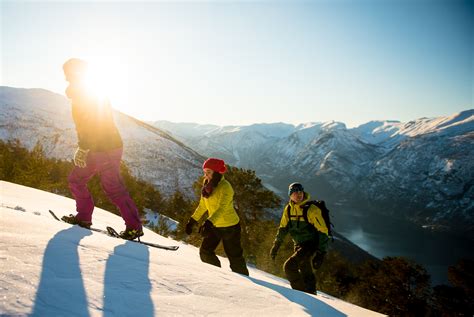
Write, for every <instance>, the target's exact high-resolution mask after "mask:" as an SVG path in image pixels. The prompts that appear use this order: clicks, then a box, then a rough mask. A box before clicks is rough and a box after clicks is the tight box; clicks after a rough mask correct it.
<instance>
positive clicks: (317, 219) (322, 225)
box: [308, 205, 329, 236]
mask: <svg viewBox="0 0 474 317" xmlns="http://www.w3.org/2000/svg"><path fill="white" fill-rule="evenodd" d="M308 222H309V223H310V224H312V225H313V226H314V227H315V228H316V230H318V232H320V233H323V234H325V235H326V236H327V235H328V234H329V230H328V227H327V225H326V221H324V218H323V214H322V212H321V209H319V208H318V207H317V206H315V205H311V207H310V208H309V210H308Z"/></svg>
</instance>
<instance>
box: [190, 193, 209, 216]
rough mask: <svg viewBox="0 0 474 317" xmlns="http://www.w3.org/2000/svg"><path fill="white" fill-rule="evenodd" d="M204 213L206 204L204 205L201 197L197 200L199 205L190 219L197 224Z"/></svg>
mask: <svg viewBox="0 0 474 317" xmlns="http://www.w3.org/2000/svg"><path fill="white" fill-rule="evenodd" d="M206 211H207V208H206V204H205V203H204V198H203V197H202V196H201V199H200V200H199V205H198V206H197V208H196V210H195V211H194V213H193V214H192V215H191V218H193V219H194V220H196V222H197V221H199V219H201V218H202V216H203V215H204V214H205V213H206Z"/></svg>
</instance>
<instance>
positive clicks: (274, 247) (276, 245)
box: [270, 241, 281, 261]
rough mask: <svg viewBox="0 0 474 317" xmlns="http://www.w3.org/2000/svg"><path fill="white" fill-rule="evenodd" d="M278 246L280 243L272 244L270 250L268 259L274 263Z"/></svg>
mask: <svg viewBox="0 0 474 317" xmlns="http://www.w3.org/2000/svg"><path fill="white" fill-rule="evenodd" d="M280 245H281V243H280V242H277V241H275V242H273V246H272V249H271V250H270V257H271V258H272V260H274V261H275V258H276V256H277V253H278V249H280Z"/></svg>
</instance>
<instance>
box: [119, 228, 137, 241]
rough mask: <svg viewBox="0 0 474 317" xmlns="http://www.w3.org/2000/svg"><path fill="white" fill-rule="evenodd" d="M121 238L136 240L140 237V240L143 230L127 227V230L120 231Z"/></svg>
mask: <svg viewBox="0 0 474 317" xmlns="http://www.w3.org/2000/svg"><path fill="white" fill-rule="evenodd" d="M119 236H120V238H122V239H125V240H135V239H137V238H138V240H140V237H141V236H143V230H142V229H141V228H140V229H129V228H127V229H125V231H121V232H120V233H119Z"/></svg>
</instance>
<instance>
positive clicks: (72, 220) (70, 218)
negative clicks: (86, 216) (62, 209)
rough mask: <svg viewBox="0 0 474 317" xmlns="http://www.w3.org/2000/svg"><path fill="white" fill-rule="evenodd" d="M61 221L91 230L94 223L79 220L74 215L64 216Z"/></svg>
mask: <svg viewBox="0 0 474 317" xmlns="http://www.w3.org/2000/svg"><path fill="white" fill-rule="evenodd" d="M61 220H62V221H64V222H67V223H70V224H71V225H78V226H79V227H83V228H86V229H90V228H91V226H92V222H90V221H83V220H79V219H77V217H76V216H74V215H72V214H70V215H69V216H62V217H61Z"/></svg>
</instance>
